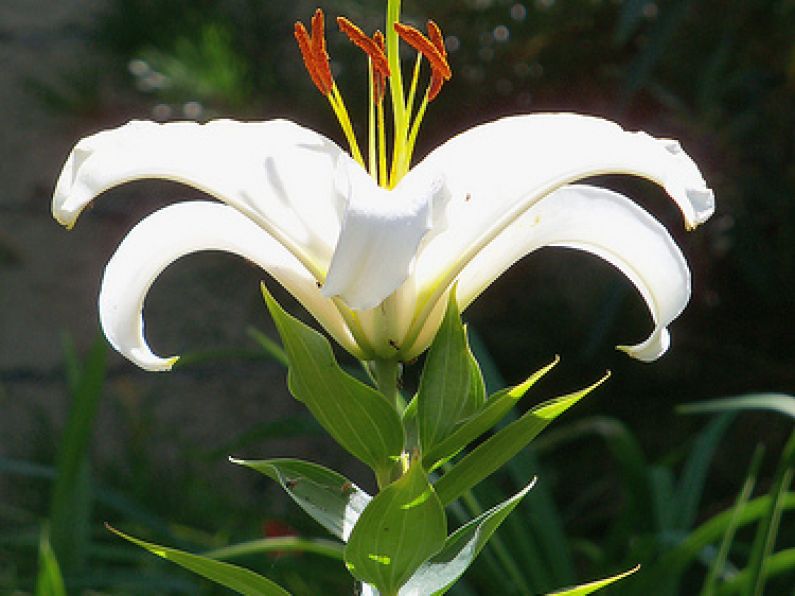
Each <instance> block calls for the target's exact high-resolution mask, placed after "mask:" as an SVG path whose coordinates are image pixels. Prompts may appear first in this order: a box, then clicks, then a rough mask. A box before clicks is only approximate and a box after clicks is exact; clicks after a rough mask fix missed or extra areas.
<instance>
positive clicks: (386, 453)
mask: <svg viewBox="0 0 795 596" xmlns="http://www.w3.org/2000/svg"><path fill="white" fill-rule="evenodd" d="M262 295H263V296H264V297H265V303H266V304H267V306H268V310H269V311H270V314H271V317H273V321H274V322H275V323H276V329H277V330H278V332H279V335H280V336H281V339H282V343H284V348H285V351H286V352H287V359H288V361H289V368H288V373H287V386H288V388H289V389H290V393H292V395H293V397H295V398H296V399H297V400H299V401H301V402H303V403H304V404H306V406H307V407H308V408H309V411H310V412H312V414H313V415H314V417H315V418H316V419H317V421H318V422H319V423H320V424H321V426H323V428H325V429H326V431H327V432H328V433H329V434H330V435H331V436H332V437H334V440H335V441H337V443H339V444H340V445H342V447H344V448H345V449H346V450H347V451H348V452H349V453H351V454H352V455H353V456H354V457H356V458H358V459H360V460H361V461H363V462H364V463H365V464H367V465H368V466H370V467H371V468H372V469H373V470H374V471H375V472H376V475H386V474H388V473H389V470H390V469H391V468H392V465H393V464H394V462H395V461H397V459H398V457H399V456H400V454H401V452H402V450H403V426H402V425H401V422H400V417H399V416H398V414H397V412H396V411H395V409H394V407H393V406H392V404H390V403H389V402H388V400H387V399H386V397H384V395H383V394H381V393H380V392H379V391H376V390H375V389H373V388H372V387H369V386H367V385H365V384H364V383H362V382H361V381H359V380H358V379H355V378H354V377H352V376H351V375H349V374H348V373H346V372H345V371H343V370H342V369H341V368H340V366H339V365H338V364H337V360H336V359H335V358H334V352H332V350H331V344H329V342H328V340H327V339H326V338H325V337H324V336H323V335H321V334H320V333H318V332H317V331H315V330H314V329H312V328H310V327H308V326H307V325H305V324H304V323H302V322H301V321H299V320H298V319H296V318H295V317H293V316H292V315H290V314H288V313H287V312H286V311H285V310H284V309H283V308H282V307H281V306H280V305H279V304H278V303H277V302H276V300H274V298H273V296H271V295H270V293H269V292H268V290H267V288H266V287H265V285H264V284H263V286H262Z"/></svg>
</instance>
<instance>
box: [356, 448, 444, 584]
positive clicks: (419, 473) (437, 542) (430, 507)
mask: <svg viewBox="0 0 795 596" xmlns="http://www.w3.org/2000/svg"><path fill="white" fill-rule="evenodd" d="M446 535H447V520H446V517H445V513H444V507H443V506H442V504H441V502H440V501H439V498H438V497H437V496H436V493H435V492H434V490H433V487H432V486H431V484H430V483H429V482H428V477H427V476H426V475H425V471H424V470H423V469H422V465H421V464H420V463H419V461H416V460H415V462H414V463H413V464H412V465H411V467H410V468H409V470H408V472H407V473H406V474H405V475H403V476H402V477H401V478H399V479H397V480H396V481H394V482H393V483H392V484H390V485H388V486H387V487H386V488H384V489H383V490H382V491H381V492H380V493H378V495H376V496H375V497H374V498H373V500H372V501H370V504H369V505H368V506H367V508H366V509H365V510H364V513H362V515H361V517H360V518H359V521H358V523H357V524H356V526H355V527H354V528H353V532H352V533H351V536H350V540H349V541H348V546H347V548H346V549H345V562H346V564H347V566H348V569H349V570H350V572H351V573H352V574H353V575H354V577H356V578H357V579H359V580H360V581H363V582H367V583H369V584H372V585H373V586H375V587H376V588H378V590H379V591H380V592H381V593H382V596H389V595H394V594H397V592H398V589H399V588H400V586H402V585H403V583H404V582H405V581H406V580H407V579H408V578H409V577H411V575H412V574H413V573H414V572H415V571H416V570H417V568H418V567H419V566H420V565H421V564H422V563H423V562H424V561H425V560H427V559H428V558H429V557H431V556H432V555H434V554H436V553H437V552H439V551H440V550H441V549H442V547H443V546H444V544H445V538H446Z"/></svg>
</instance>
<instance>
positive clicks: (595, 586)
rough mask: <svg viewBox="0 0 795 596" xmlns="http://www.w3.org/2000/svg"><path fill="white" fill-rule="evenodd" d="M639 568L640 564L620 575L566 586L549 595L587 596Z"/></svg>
mask: <svg viewBox="0 0 795 596" xmlns="http://www.w3.org/2000/svg"><path fill="white" fill-rule="evenodd" d="M638 569H640V565H638V566H637V567H633V568H632V569H630V570H629V571H625V572H624V573H619V574H618V575H614V576H612V577H608V578H605V579H600V580H597V581H594V582H589V583H587V584H582V585H580V586H575V587H573V588H564V589H562V590H557V591H555V592H552V593H551V594H550V595H549V596H553V595H554V596H585V595H586V594H591V593H592V592H596V591H597V590H601V589H602V588H604V587H606V586H609V585H610V584H612V583H614V582H617V581H618V580H620V579H623V578H625V577H627V576H628V575H632V574H633V573H635V572H636V571H637V570H638Z"/></svg>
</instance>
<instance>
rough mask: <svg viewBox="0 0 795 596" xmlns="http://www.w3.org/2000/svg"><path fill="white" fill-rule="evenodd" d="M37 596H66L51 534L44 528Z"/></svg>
mask: <svg viewBox="0 0 795 596" xmlns="http://www.w3.org/2000/svg"><path fill="white" fill-rule="evenodd" d="M35 595H36V596H66V587H65V586H64V583H63V577H62V576H61V568H60V566H59V565H58V559H57V558H56V557H55V553H54V552H53V550H52V547H51V546H50V539H49V532H48V531H47V528H42V530H41V536H40V537H39V572H38V575H37V576H36V593H35Z"/></svg>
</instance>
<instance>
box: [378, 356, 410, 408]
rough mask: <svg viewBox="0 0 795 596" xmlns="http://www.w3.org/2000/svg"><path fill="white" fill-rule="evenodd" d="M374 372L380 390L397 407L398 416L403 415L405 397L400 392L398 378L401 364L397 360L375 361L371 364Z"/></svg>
mask: <svg viewBox="0 0 795 596" xmlns="http://www.w3.org/2000/svg"><path fill="white" fill-rule="evenodd" d="M370 369H371V370H372V371H373V378H374V379H375V384H376V386H377V387H378V390H379V391H380V392H381V393H383V394H384V396H385V397H386V398H387V399H388V400H389V401H390V402H391V403H392V404H394V406H395V410H396V411H397V413H398V414H400V415H402V414H403V409H404V408H405V407H406V406H405V403H404V402H403V396H402V395H400V391H399V390H398V378H399V377H400V363H399V362H397V361H395V360H373V361H372V362H371V363H370Z"/></svg>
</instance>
